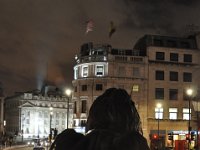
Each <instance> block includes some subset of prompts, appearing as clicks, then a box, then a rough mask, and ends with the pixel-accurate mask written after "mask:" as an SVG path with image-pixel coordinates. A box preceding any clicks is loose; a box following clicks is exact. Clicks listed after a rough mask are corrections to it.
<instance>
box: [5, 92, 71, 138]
mask: <svg viewBox="0 0 200 150" xmlns="http://www.w3.org/2000/svg"><path fill="white" fill-rule="evenodd" d="M68 100H69V103H68ZM5 102H6V103H5V104H6V105H5V119H6V132H7V133H8V134H16V133H18V134H19V135H22V136H23V137H24V138H33V137H41V138H44V137H48V136H49V134H50V127H51V128H54V129H55V128H56V129H57V130H58V133H60V132H61V131H63V130H64V129H66V128H67V109H68V108H69V116H68V127H69V128H72V124H73V122H72V117H73V106H72V103H71V98H69V97H66V96H65V95H62V94H60V93H57V92H56V91H51V92H49V93H48V94H42V93H41V92H40V91H31V92H22V93H18V94H16V95H14V96H12V97H8V98H6V100H5ZM68 104H69V106H68ZM50 107H51V108H52V110H50ZM51 113H52V114H51ZM51 115H52V116H51ZM50 117H52V118H51V119H50ZM50 123H51V124H50Z"/></svg>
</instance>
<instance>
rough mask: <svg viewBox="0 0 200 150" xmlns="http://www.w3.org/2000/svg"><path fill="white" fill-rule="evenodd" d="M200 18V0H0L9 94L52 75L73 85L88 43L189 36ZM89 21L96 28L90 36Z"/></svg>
mask: <svg viewBox="0 0 200 150" xmlns="http://www.w3.org/2000/svg"><path fill="white" fill-rule="evenodd" d="M199 18H200V1H199V0H98V1H97V0H73V1H71V0H0V82H1V83H2V85H3V87H4V92H5V95H12V94H13V93H14V92H19V91H27V90H33V89H37V88H40V87H41V83H42V82H43V80H44V79H47V78H48V80H49V81H50V82H51V83H54V84H55V85H57V86H59V87H70V86H71V81H72V79H73V65H74V64H75V61H74V56H75V55H76V54H77V53H79V49H80V46H81V45H82V44H83V43H85V42H90V41H91V42H94V43H96V44H101V43H109V44H111V45H112V46H113V47H115V48H129V49H131V48H132V47H133V45H134V43H135V41H136V40H137V39H138V38H140V37H142V36H143V35H144V34H161V35H172V36H186V35H187V34H188V33H189V31H190V30H191V28H188V25H190V24H194V26H195V28H194V29H195V30H198V26H199V25H200V19H199ZM89 19H93V21H94V29H93V31H92V32H89V34H87V35H86V34H85V30H86V21H87V20H89ZM110 21H113V22H114V24H115V26H116V32H115V33H114V34H113V36H112V37H111V38H109V37H108V32H109V24H110Z"/></svg>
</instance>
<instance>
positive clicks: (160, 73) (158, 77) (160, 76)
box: [155, 70, 164, 80]
mask: <svg viewBox="0 0 200 150" xmlns="http://www.w3.org/2000/svg"><path fill="white" fill-rule="evenodd" d="M155 78H156V80H164V71H158V70H157V71H156V77H155Z"/></svg>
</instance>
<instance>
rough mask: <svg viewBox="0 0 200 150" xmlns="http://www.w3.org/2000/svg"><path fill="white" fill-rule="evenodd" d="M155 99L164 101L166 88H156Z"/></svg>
mask: <svg viewBox="0 0 200 150" xmlns="http://www.w3.org/2000/svg"><path fill="white" fill-rule="evenodd" d="M155 98H156V99H164V88H156V89H155Z"/></svg>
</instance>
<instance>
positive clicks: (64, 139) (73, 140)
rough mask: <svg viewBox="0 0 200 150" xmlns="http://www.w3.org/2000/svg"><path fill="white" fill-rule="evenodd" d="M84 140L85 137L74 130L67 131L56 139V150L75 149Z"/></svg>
mask: <svg viewBox="0 0 200 150" xmlns="http://www.w3.org/2000/svg"><path fill="white" fill-rule="evenodd" d="M83 138H84V135H83V134H81V133H77V132H76V131H75V130H74V129H66V130H64V131H63V132H61V133H60V134H58V136H57V137H56V139H55V141H54V143H53V144H55V146H56V150H65V149H66V148H68V149H70V148H73V147H74V146H75V145H76V144H77V143H79V142H80V141H81V140H82V139H83Z"/></svg>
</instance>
